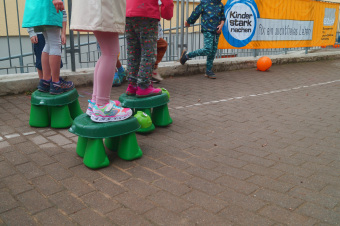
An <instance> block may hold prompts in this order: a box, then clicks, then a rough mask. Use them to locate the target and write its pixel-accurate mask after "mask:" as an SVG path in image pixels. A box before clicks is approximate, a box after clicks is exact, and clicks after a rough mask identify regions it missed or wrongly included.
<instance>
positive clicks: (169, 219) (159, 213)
mask: <svg viewBox="0 0 340 226" xmlns="http://www.w3.org/2000/svg"><path fill="white" fill-rule="evenodd" d="M144 216H145V217H147V218H148V219H149V220H150V221H152V222H154V223H155V224H157V225H167V224H168V225H194V223H190V222H189V220H188V219H186V218H185V217H183V216H179V215H177V214H174V213H172V212H171V211H169V210H166V209H164V208H155V209H152V210H150V211H149V212H147V213H146V214H144Z"/></svg>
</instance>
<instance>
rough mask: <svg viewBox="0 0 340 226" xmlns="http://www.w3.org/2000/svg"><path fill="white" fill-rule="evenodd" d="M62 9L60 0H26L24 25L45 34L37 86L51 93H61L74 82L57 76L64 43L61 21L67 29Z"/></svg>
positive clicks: (62, 5)
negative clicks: (40, 74)
mask: <svg viewBox="0 0 340 226" xmlns="http://www.w3.org/2000/svg"><path fill="white" fill-rule="evenodd" d="M62 10H64V3H63V1H62V0H53V1H44V0H26V3H25V11H24V18H23V25H22V26H23V27H26V28H30V27H34V31H35V32H42V33H43V35H44V38H45V47H44V49H43V52H42V55H41V64H42V72H43V78H42V79H40V81H39V86H38V90H39V91H42V92H49V93H51V94H60V93H64V92H67V91H70V90H72V89H73V88H74V84H73V82H71V81H69V82H67V81H64V80H63V79H62V78H60V64H61V43H62V42H63V43H66V37H65V35H63V36H60V32H61V29H62V28H63V23H64V28H63V29H66V20H67V18H66V15H64V14H63V12H62ZM46 12H48V13H46ZM63 18H64V19H63ZM65 31H66V30H63V34H65Z"/></svg>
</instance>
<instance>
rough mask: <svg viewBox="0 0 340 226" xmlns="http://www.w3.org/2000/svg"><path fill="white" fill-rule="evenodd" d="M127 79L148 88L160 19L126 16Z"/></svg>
mask: <svg viewBox="0 0 340 226" xmlns="http://www.w3.org/2000/svg"><path fill="white" fill-rule="evenodd" d="M125 32H126V40H127V71H128V76H127V79H128V81H129V84H133V85H135V84H137V86H138V87H141V88H142V89H146V88H148V87H149V85H150V79H151V77H152V70H153V66H154V64H155V62H156V55H157V37H158V20H157V19H154V18H147V17H127V18H126V26H125Z"/></svg>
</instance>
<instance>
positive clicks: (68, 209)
mask: <svg viewBox="0 0 340 226" xmlns="http://www.w3.org/2000/svg"><path fill="white" fill-rule="evenodd" d="M49 199H50V200H51V202H53V203H54V204H55V205H56V206H58V208H59V209H61V210H62V211H63V212H65V213H67V214H68V215H69V214H74V213H76V212H78V211H79V210H82V209H84V208H86V206H85V205H84V204H83V202H82V201H81V200H80V199H79V198H77V197H75V195H72V194H70V192H68V191H62V192H59V193H56V194H53V195H51V196H49Z"/></svg>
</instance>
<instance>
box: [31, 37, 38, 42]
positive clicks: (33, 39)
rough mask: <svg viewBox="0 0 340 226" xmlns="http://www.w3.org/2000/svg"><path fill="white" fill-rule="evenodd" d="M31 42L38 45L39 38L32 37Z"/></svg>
mask: <svg viewBox="0 0 340 226" xmlns="http://www.w3.org/2000/svg"><path fill="white" fill-rule="evenodd" d="M31 42H32V43H33V44H37V43H38V37H37V36H32V37H31Z"/></svg>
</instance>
